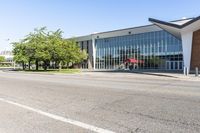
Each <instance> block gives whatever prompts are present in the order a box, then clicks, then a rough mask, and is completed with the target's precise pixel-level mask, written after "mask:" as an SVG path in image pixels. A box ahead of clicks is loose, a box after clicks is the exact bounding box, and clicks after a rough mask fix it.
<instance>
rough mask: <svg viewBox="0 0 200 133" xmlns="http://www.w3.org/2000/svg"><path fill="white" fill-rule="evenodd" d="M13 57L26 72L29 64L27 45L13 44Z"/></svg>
mask: <svg viewBox="0 0 200 133" xmlns="http://www.w3.org/2000/svg"><path fill="white" fill-rule="evenodd" d="M13 47H14V48H13V55H14V61H15V62H16V63H21V64H22V67H23V70H25V64H26V63H27V62H28V57H27V54H26V45H25V44H24V43H23V42H15V43H13Z"/></svg>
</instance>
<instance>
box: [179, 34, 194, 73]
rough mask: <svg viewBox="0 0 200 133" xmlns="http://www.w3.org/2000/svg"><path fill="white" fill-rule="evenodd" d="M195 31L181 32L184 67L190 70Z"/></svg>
mask: <svg viewBox="0 0 200 133" xmlns="http://www.w3.org/2000/svg"><path fill="white" fill-rule="evenodd" d="M192 38H193V32H184V33H181V39H182V47H183V61H184V67H186V68H188V70H189V71H190V64H191V55H192Z"/></svg>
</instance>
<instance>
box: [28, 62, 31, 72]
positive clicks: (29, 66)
mask: <svg viewBox="0 0 200 133" xmlns="http://www.w3.org/2000/svg"><path fill="white" fill-rule="evenodd" d="M28 70H31V61H29V62H28Z"/></svg>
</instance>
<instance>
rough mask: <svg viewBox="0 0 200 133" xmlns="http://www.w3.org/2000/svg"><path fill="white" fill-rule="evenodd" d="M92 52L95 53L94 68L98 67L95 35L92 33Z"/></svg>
mask: <svg viewBox="0 0 200 133" xmlns="http://www.w3.org/2000/svg"><path fill="white" fill-rule="evenodd" d="M92 54H93V69H94V70H95V69H96V65H95V64H96V48H95V37H94V36H93V35H92Z"/></svg>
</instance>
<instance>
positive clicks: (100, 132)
mask: <svg viewBox="0 0 200 133" xmlns="http://www.w3.org/2000/svg"><path fill="white" fill-rule="evenodd" d="M0 101H2V102H5V103H9V104H12V105H15V106H18V107H21V108H24V109H26V110H29V111H32V112H36V113H38V114H40V115H44V116H47V117H49V118H52V119H55V120H59V121H62V122H65V123H69V124H71V125H75V126H78V127H81V128H84V129H87V130H91V131H94V132H97V133H115V132H113V131H110V130H106V129H103V128H98V127H95V126H93V125H89V124H86V123H83V122H80V121H76V120H72V119H68V118H65V117H61V116H58V115H54V114H51V113H48V112H44V111H42V110H39V109H34V108H32V107H29V106H26V105H22V104H19V103H16V102H13V101H9V100H6V99H4V98H0Z"/></svg>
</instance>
